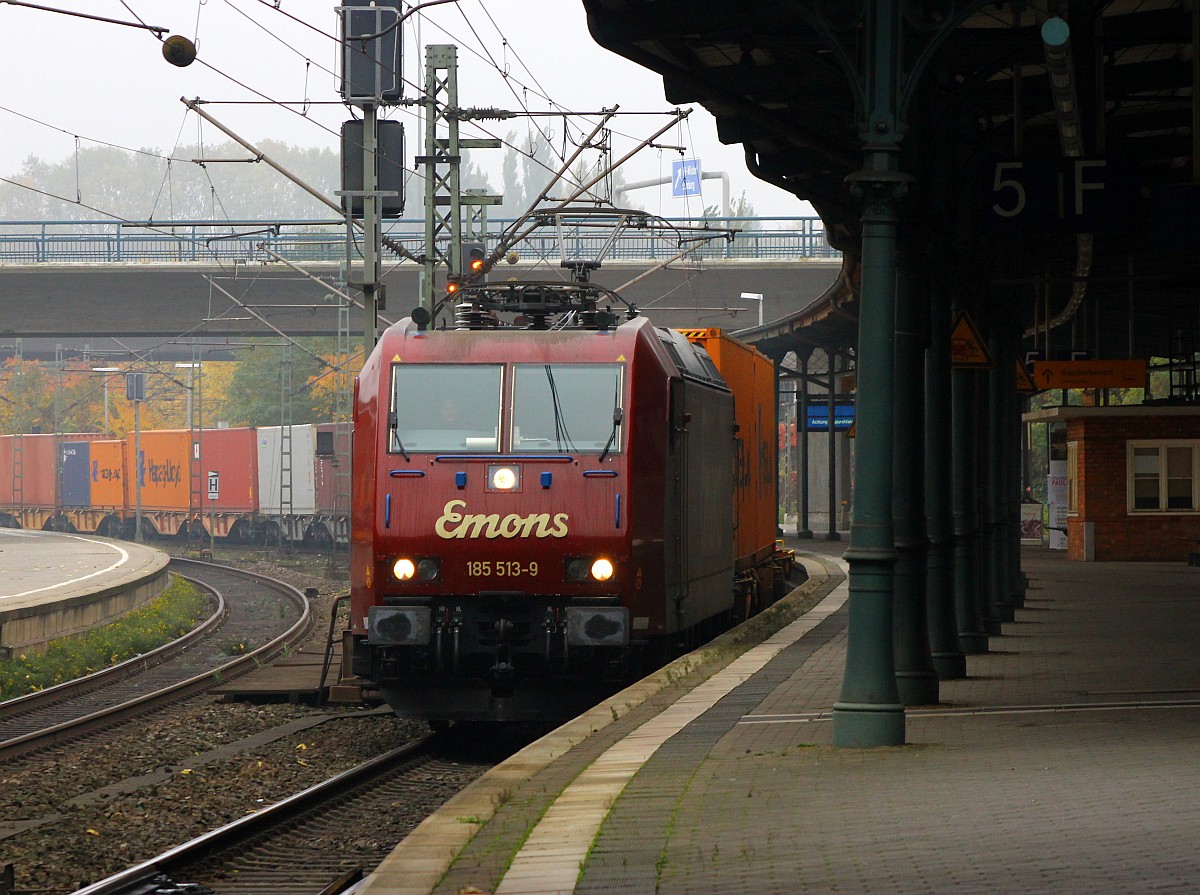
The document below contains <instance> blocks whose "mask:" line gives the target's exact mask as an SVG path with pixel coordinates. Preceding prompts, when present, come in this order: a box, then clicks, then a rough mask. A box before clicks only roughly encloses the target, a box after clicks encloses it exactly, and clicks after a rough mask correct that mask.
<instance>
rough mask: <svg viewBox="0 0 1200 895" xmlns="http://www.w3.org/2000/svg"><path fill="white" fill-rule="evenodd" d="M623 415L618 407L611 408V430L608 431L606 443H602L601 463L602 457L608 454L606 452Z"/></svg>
mask: <svg viewBox="0 0 1200 895" xmlns="http://www.w3.org/2000/svg"><path fill="white" fill-rule="evenodd" d="M623 416H624V414H623V413H622V412H621V408H620V407H614V408H613V427H612V431H611V432H609V433H608V443H607V444H605V445H604V450H602V451H601V452H600V462H601V463H603V462H604V458H605V457H607V456H608V452H609V451H611V450H612V446H613V444H614V443H615V442H616V440H617V427H618V426H620V425H621V419H622V417H623Z"/></svg>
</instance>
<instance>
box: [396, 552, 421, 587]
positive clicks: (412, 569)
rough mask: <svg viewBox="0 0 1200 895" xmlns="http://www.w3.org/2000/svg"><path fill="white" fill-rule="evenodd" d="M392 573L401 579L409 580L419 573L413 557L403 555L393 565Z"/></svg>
mask: <svg viewBox="0 0 1200 895" xmlns="http://www.w3.org/2000/svg"><path fill="white" fill-rule="evenodd" d="M392 574H393V575H395V576H396V578H397V580H399V581H408V580H409V579H411V578H412V576H413V575H415V574H417V566H416V563H414V562H413V561H412V560H411V559H408V558H407V557H401V558H400V559H398V560H396V564H395V565H394V566H392Z"/></svg>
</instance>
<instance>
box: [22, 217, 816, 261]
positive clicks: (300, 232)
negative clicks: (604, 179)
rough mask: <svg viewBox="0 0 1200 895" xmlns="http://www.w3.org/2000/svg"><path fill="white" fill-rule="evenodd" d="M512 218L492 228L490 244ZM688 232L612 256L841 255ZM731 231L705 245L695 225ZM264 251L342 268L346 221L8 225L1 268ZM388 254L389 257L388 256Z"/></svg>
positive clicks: (800, 243) (799, 232)
mask: <svg viewBox="0 0 1200 895" xmlns="http://www.w3.org/2000/svg"><path fill="white" fill-rule="evenodd" d="M509 223H511V221H507V220H503V219H496V220H492V221H490V222H489V235H488V239H487V242H488V245H489V247H495V245H496V242H497V240H498V239H499V236H500V233H501V232H502V231H503V229H504V228H505V226H506V225H507V224H509ZM667 223H668V224H670V225H672V226H673V227H676V228H680V229H678V230H672V229H670V228H666V229H664V228H655V229H654V230H648V229H634V228H630V229H627V230H625V231H624V232H623V233H622V234H621V235H620V236H619V237H618V238H617V239H616V240H615V241H614V242H613V244H612V245H611V246H610V247H609V250H608V252H607V254H606V255H605V260H619V261H620V260H628V261H662V260H665V259H668V258H671V257H673V256H675V255H677V254H678V253H679V252H680V251H682V250H683V249H684V248H687V247H688V246H691V247H692V248H691V251H690V252H689V253H688V257H689V258H694V259H697V260H780V261H788V260H799V259H805V258H836V257H839V253H838V252H837V251H836V250H834V249H833V248H832V247H831V246H830V245H829V242H828V240H827V239H826V237H825V227H824V224H823V223H822V221H821V219H820V218H816V217H782V218H779V217H777V218H760V217H753V218H721V219H716V220H713V219H710V220H707V221H699V220H684V219H670V220H668V221H667ZM703 226H708V227H711V228H713V229H714V230H721V229H733V230H736V231H737V232H736V233H735V234H734V235H733V237H732V238H731V239H726V238H724V237H722V236H717V238H715V239H713V240H711V241H709V242H703V243H701V242H698V241H696V237H697V236H699V235H701V234H698V233H697V232H696V231H695V230H694V229H686V230H685V229H683V228H697V227H703ZM424 228H425V223H424V221H423V220H417V219H401V220H397V221H389V222H387V224H386V226H385V228H384V233H385V234H386V235H387V236H388V237H390V238H391V239H393V240H395V241H397V242H399V243H401V244H403V245H404V246H405V247H406V248H407V249H408V250H409V251H411V252H412V253H413V254H418V255H419V254H420V253H421V252H422V251H423V249H424V232H425V229H424ZM609 235H610V233H609V231H606V230H602V229H596V228H593V227H584V226H576V227H564V228H563V230H562V233H561V237H560V235H559V232H558V231H555V230H552V229H549V228H544V229H543V230H540V231H535V233H534V234H533V235H531V236H530V237H528V238H526V239H525V240H524V241H523V242H522V243H520V244H518V245H517V246H515V250H516V252H517V253H518V255H519V256H520V257H521V258H522V259H523V260H524V261H532V260H535V259H547V260H551V261H553V262H555V263H557V261H558V260H559V259H560V258H561V257H562V255H563V254H564V252H565V255H566V257H568V258H581V259H591V258H595V257H596V255H597V254H598V253H599V251H600V249H601V247H602V246H603V244H604V243H605V242H606V241H607V240H608V239H609ZM260 246H266V247H268V248H270V249H271V251H273V252H275V253H276V254H278V255H281V256H283V257H284V258H287V259H288V260H289V261H296V262H321V261H325V262H330V263H337V262H340V261H344V260H345V258H346V228H345V224H344V222H341V221H274V222H264V221H222V222H215V221H135V222H129V221H0V264H121V263H124V264H156V263H158V264H161V263H188V262H209V263H219V264H224V263H233V262H238V261H241V262H251V261H264V260H269V256H268V255H267V254H266V253H264V252H263V251H262V250H261V248H260ZM385 255H386V251H385Z"/></svg>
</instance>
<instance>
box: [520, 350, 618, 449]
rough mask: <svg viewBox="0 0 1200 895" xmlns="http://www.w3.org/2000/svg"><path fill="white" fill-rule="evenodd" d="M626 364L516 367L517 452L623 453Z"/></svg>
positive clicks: (530, 365)
mask: <svg viewBox="0 0 1200 895" xmlns="http://www.w3.org/2000/svg"><path fill="white" fill-rule="evenodd" d="M621 369H622V368H621V365H620V364H516V365H514V367H513V390H512V394H513V399H512V449H513V450H514V451H521V452H522V453H531V452H537V451H547V452H561V451H599V452H602V453H613V452H617V451H620V449H621V422H622V417H623V411H622V406H621Z"/></svg>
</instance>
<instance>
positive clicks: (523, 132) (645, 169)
mask: <svg viewBox="0 0 1200 895" xmlns="http://www.w3.org/2000/svg"><path fill="white" fill-rule="evenodd" d="M39 2H40V3H41V4H42V5H46V6H55V7H56V8H62V9H72V10H76V11H81V12H87V13H90V14H92V15H101V16H107V17H110V18H114V19H121V20H125V21H136V17H140V18H141V19H142V20H143V21H144V22H145V23H146V24H149V25H154V26H161V27H165V28H167V29H169V31H170V33H172V34H182V35H184V36H186V37H188V38H193V39H197V43H198V47H199V56H200V58H199V60H198V61H197V62H196V63H194V64H193V65H191V66H189V67H187V68H176V67H174V66H172V65H169V64H168V63H167V62H166V61H164V59H163V58H162V55H161V52H160V44H159V42H158V40H157V39H156V38H155V37H154V36H153V35H152V34H151V33H150V32H147V31H143V30H137V29H134V28H127V27H122V26H119V25H111V24H103V23H100V22H93V21H87V20H84V19H79V18H74V17H69V16H65V15H59V14H55V13H50V12H44V11H40V10H35V9H27V8H22V7H16V6H11V5H7V4H0V74H2V76H0V107H2V108H0V135H2V136H0V175H2V176H9V175H12V174H14V173H16V172H17V171H18V170H19V169H20V167H21V163H22V162H23V160H24V159H25V158H26V157H28V156H29V155H36V156H39V157H41V158H42V159H43V160H46V161H60V160H62V159H66V158H71V157H73V156H74V154H75V151H76V145H79V146H80V147H88V146H94V145H97V142H102V143H110V144H115V145H117V146H121V147H125V148H147V149H153V150H155V151H158V152H161V153H163V154H164V155H169V154H170V153H171V151H172V149H173V148H174V147H175V146H176V145H188V144H195V143H196V142H197V141H198V140H200V141H203V142H204V143H218V142H222V141H224V139H225V137H224V136H223V135H222V134H220V133H219V132H217V131H216V130H215V129H214V128H212V126H211V125H208V124H204V125H202V126H201V124H200V122H199V118H198V117H197V116H196V115H194V114H191V113H189V112H188V111H187V110H186V109H185V108H184V106H183V105H182V103H181V102H180V97H183V96H186V97H189V98H194V97H199V98H201V99H203V100H206V101H208V103H209V104H208V105H207V106H206V107H205V108H206V110H207V111H208V112H209V113H210V114H212V115H213V116H214V117H215V118H217V119H219V120H220V121H222V122H223V123H225V124H226V125H227V126H229V127H230V128H232V129H233V130H235V131H237V132H238V133H240V134H242V135H243V136H245V137H246V138H248V139H250V140H252V141H257V140H262V139H267V138H274V139H278V140H284V141H286V142H288V143H293V144H298V145H302V146H322V147H325V146H327V147H330V148H334V147H336V145H337V138H336V133H337V131H338V127H339V126H340V122H341V121H342V120H343V119H345V118H347V117H348V116H347V112H346V109H345V107H343V106H342V105H340V103H338V102H337V101H338V96H337V92H336V83H335V78H334V75H333V73H332V72H334V71H335V70H336V69H337V64H336V61H335V57H336V53H335V51H336V47H337V45H336V43H335V42H334V40H333V39H332V35H333V34H335V33H336V15H335V13H334V4H333V3H331V2H328V0H125V2H124V3H122V2H121V0H57V2H56V0H39ZM276 6H278V7H279V8H278V9H276V8H275V7H276ZM131 11H132V12H131ZM135 16H136V17H135ZM297 19H298V20H300V21H296V20H297ZM314 29H316V30H314ZM446 43H448V44H455V45H457V46H458V47H459V75H458V85H459V98H460V102H461V104H462V105H464V106H479V107H483V106H496V107H499V108H503V109H509V110H514V111H517V110H520V109H521V108H522V107H524V108H527V109H529V110H531V111H534V112H545V111H548V110H551V109H559V110H570V111H579V112H588V111H596V110H598V109H600V108H602V107H611V106H614V105H619V106H620V108H621V111H622V112H655V113H664V112H666V111H669V109H670V107H669V106H668V104H667V102H666V100H665V98H664V96H663V87H662V79H661V78H660V77H658V76H657V75H655V74H653V73H651V72H649V71H647V70H646V69H643V68H641V67H639V66H637V65H634V64H633V63H631V62H629V61H627V60H625V59H624V58H622V57H619V56H616V55H614V54H612V53H609V52H608V51H606V50H604V49H602V48H600V47H599V46H598V45H597V44H596V43H595V42H594V41H593V40H592V38H591V36H590V34H589V33H588V30H587V24H586V18H585V16H584V12H583V6H582V4H581V3H580V2H578V0H459V2H458V3H448V4H446V5H442V6H437V7H432V8H430V9H428V10H426V11H424V12H422V13H418V14H417V15H414V16H413V17H411V18H410V19H408V21H407V22H406V23H405V33H404V50H405V54H404V63H403V68H404V76H405V78H406V80H407V81H408V82H409V83H410V84H421V83H423V81H424V75H423V59H424V52H423V51H422V50H420V49H419V48H420V47H422V46H424V45H427V44H446ZM407 95H408V96H409V97H415V96H416V91H415V90H413V89H411V88H410V89H409V90H408V91H407ZM266 99H269V100H273V101H277V102H291V103H295V104H296V105H295V106H292V107H291V109H292V110H289V109H288V108H283V107H281V106H279V105H276V104H271V103H267V102H266ZM305 100H307V101H309V102H310V103H311V105H310V106H309V107H308V109H307V114H300V112H301V111H303V110H302V108H301V106H300V104H302V103H303V102H304V101H305ZM247 102H253V103H254V104H246V103H247ZM386 114H387V115H388V116H389V117H395V118H397V119H399V120H402V121H404V122H405V127H406V131H407V133H408V141H407V143H408V156H409V159H410V166H411V158H412V156H413V155H414V152H415V150H416V149H418V148H419V145H420V143H419V141H420V139H421V136H420V129H419V127H418V126H417V118H416V113H415V110H413V109H408V108H395V109H390V110H388V111H387V112H386ZM22 116H24V117H22ZM589 121H590V122H594V121H595V119H594V118H592V119H583V118H576V119H574V120H573V122H572V123H571V124H570V125H569V128H570V132H571V133H572V134H574V135H578V133H579V131H580V130H585V131H586V130H590V127H591V124H590V123H589ZM666 121H667V118H666V117H665V115H662V114H658V115H629V116H625V117H621V118H620V119H619V120H618V121H616V122H615V124H614V125H613V127H614V131H615V134H614V144H615V149H616V152H617V154H618V155H621V154H624V152H625V151H627V150H628V149H629V148H630V147H631V146H632V139H633V138H635V137H641V136H649V135H650V134H651V133H653V132H654V131H655V130H657V129H658V128H659V127H661V126H662V125H663V124H664V123H666ZM483 127H485V128H486V129H487V132H488V135H493V136H500V137H503V136H504V135H505V134H507V133H508V132H510V131H515V132H516V133H517V134H518V135H519V136H518V140H517V143H518V145H519V146H521V147H522V148H528V147H529V145H530V144H531V143H532V142H535V141H549V142H550V143H551V144H552V145H554V146H556V147H557V148H558V149H560V150H561V148H562V144H563V137H564V132H563V130H564V125H563V120H562V119H561V118H536V119H527V118H517V119H512V120H509V121H502V122H486V123H484V125H483ZM538 128H541V129H543V131H544V132H541V133H540V132H539V131H538ZM463 133H464V135H466V136H482V135H484V134H482V133H476V134H470V133H468V132H467V130H466V129H465V128H464V132H463ZM659 142H660V143H666V144H672V145H684V146H686V152H685V155H686V156H687V157H695V158H699V159H700V160H701V164H702V166H703V169H704V170H705V171H708V172H718V171H725V172H727V173H728V174H729V176H730V179H731V185H732V195H733V198H734V199H735V200H736V198H737V197H738V196H739V195H740V194H741V193H742V192H743V191H745V193H746V196H747V198H748V199H749V200H750V202H751V203H752V204H753V205H754V207H755V210H756V211H757V213H758V214H760V215H799V214H811V213H812V212H811V210H810V209H809V207H808V206H806V205H804V204H802V203H800V202H799V201H798V200H796V199H795V198H794V197H793V196H791V195H790V194H787V193H785V192H783V191H781V190H779V189H777V188H775V187H772V186H769V185H767V184H765V183H762V182H761V181H759V180H757V179H755V178H754V177H753V176H751V175H750V174H749V173H748V172H747V171H746V168H745V163H744V160H743V157H742V148H741V146H740V145H735V146H723V145H721V144H720V143H719V141H718V140H717V138H716V128H715V125H714V122H713V119H712V117H711V116H710V115H709V114H708V113H707V112H706V111H704V109H703V108H701V107H699V106H695V107H694V111H693V112H692V114H691V116H690V117H689V118H688V119H687V120H686V121H685V122H684V123H683V124H682V125H681V126H679V127H676V128H673V129H672V130H671V131H669V132H668V133H667V134H665V135H663V136H662V137H660V138H659ZM488 155H489V153H488V152H486V151H479V152H477V153H475V154H474V156H473V157H474V160H475V161H478V162H481V163H483V162H486V161H487V158H486V157H487V156H488ZM491 156H492V157H494V159H495V161H494V167H493V169H492V172H491V173H492V174H493V176H492V182H493V184H495V185H496V187H497V188H499V184H500V178H499V164H500V158H501V156H502V152H500V151H493V152H492V153H491ZM681 157H683V156H681V155H680V153H678V152H676V151H674V150H671V149H647V150H643V151H642V153H641V154H640V155H639V156H638V157H637V158H636V159H635V160H634V161H633V162H631V163H629V164H628V165H626V167H625V177H626V180H627V181H638V180H645V179H651V178H655V177H659V176H669V175H670V173H671V162H672V161H675V160H677V159H679V158H681ZM594 160H595V154H593V155H592V156H591V157H590V158H589V161H594ZM164 165H165V162H164ZM718 183H719V182H718V181H705V183H704V196H703V200H702V202H700V201H698V200H697V199H695V198H692V199H675V198H672V197H671V192H670V188H669V187H661V188H653V189H646V190H642V191H639V192H638V193H637V194H636V198H637V201H638V202H639V203H641V204H643V205H644V206H645V207H646V208H647V209H649V210H650V211H653V212H657V213H661V214H663V215H665V216H668V217H675V216H687V215H689V214H692V215H695V214H698V213H699V211H700V209H701V208H702V207H703V205H716V204H718V203H719V201H720V189H719V186H718ZM281 188H286V187H284V186H282V185H281ZM410 192H411V188H410ZM418 195H419V193H418ZM411 205H412V203H411V202H410V209H409V216H419V213H418V212H417V210H416V209H414V208H412V207H411Z"/></svg>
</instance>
